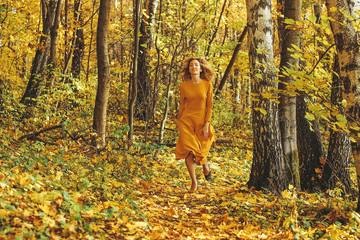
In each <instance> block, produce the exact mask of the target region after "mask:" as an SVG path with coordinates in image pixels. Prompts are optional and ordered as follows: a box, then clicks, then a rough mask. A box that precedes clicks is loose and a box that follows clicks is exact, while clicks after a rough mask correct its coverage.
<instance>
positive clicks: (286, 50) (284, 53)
mask: <svg viewBox="0 0 360 240" xmlns="http://www.w3.org/2000/svg"><path fill="white" fill-rule="evenodd" d="M281 2H282V5H283V9H282V11H283V15H284V21H285V24H282V25H281V26H282V27H283V29H281V31H280V32H281V33H282V36H281V60H280V71H281V72H280V77H279V80H280V83H279V89H280V90H281V94H280V103H279V119H280V131H281V143H282V147H283V150H284V157H285V161H286V166H287V177H288V178H289V180H290V181H291V183H292V184H293V185H294V186H295V187H296V188H297V189H300V174H299V160H298V150H297V140H296V135H297V134H296V94H295V89H294V87H293V85H292V83H293V82H294V79H293V77H292V76H291V75H290V74H288V70H289V69H293V70H296V69H297V68H298V66H299V59H298V58H294V57H293V54H292V52H291V49H292V48H293V45H294V46H297V47H300V30H299V29H298V28H296V27H295V26H296V21H299V20H300V19H301V0H282V1H281ZM287 23H290V24H287ZM289 87H290V88H289Z"/></svg>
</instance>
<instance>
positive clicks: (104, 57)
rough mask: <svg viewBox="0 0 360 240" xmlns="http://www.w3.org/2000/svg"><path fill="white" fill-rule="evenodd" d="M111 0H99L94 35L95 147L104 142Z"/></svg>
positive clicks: (108, 87) (108, 76) (107, 96)
mask: <svg viewBox="0 0 360 240" xmlns="http://www.w3.org/2000/svg"><path fill="white" fill-rule="evenodd" d="M110 6H111V0H100V8H99V20H98V26H97V36H96V53H97V62H98V86H97V92H96V100H95V109H94V120H93V128H94V130H95V131H96V133H97V136H98V137H99V138H100V142H97V141H95V142H96V145H97V147H98V146H99V145H100V146H104V145H105V143H106V139H105V135H106V113H107V104H108V100H109V92H110V62H109V49H108V32H109V23H110Z"/></svg>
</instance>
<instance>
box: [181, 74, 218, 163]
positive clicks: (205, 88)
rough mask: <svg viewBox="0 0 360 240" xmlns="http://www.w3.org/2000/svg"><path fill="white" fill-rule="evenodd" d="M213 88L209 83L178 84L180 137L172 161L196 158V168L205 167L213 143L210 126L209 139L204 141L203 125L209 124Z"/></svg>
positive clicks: (213, 138)
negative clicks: (189, 156)
mask: <svg viewBox="0 0 360 240" xmlns="http://www.w3.org/2000/svg"><path fill="white" fill-rule="evenodd" d="M212 108H213V87H212V84H211V82H210V81H206V80H202V81H201V82H199V83H196V84H195V83H193V82H191V81H185V82H183V83H182V84H181V85H180V109H179V114H178V131H179V137H178V140H177V143H176V147H175V158H176V159H183V158H186V157H187V156H188V155H189V154H190V153H192V154H193V155H194V156H195V163H196V164H197V165H204V164H205V162H206V157H207V156H208V154H209V151H210V147H211V145H212V144H213V143H214V141H215V131H214V128H213V127H212V126H211V124H210V130H209V137H208V139H207V140H204V133H203V128H204V125H205V122H206V121H208V122H210V121H211V114H212Z"/></svg>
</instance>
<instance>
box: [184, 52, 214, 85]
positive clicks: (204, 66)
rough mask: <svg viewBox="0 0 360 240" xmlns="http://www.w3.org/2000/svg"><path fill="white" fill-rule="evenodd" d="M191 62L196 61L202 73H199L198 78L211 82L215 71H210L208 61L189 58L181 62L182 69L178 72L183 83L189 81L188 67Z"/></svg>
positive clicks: (201, 58)
mask: <svg viewBox="0 0 360 240" xmlns="http://www.w3.org/2000/svg"><path fill="white" fill-rule="evenodd" d="M192 60H197V61H198V62H199V63H200V67H201V70H202V72H201V73H200V78H201V79H204V80H206V81H211V80H213V79H214V78H215V71H214V70H213V69H212V67H211V66H210V64H209V63H208V61H206V60H205V58H203V57H189V58H187V59H185V60H184V62H183V69H182V70H181V72H180V76H181V78H182V79H183V81H187V80H190V79H191V74H190V72H189V65H190V62H191V61H192Z"/></svg>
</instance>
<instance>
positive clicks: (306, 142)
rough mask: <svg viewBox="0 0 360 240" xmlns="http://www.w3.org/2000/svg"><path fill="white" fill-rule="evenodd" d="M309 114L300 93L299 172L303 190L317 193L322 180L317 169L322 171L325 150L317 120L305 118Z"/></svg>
mask: <svg viewBox="0 0 360 240" xmlns="http://www.w3.org/2000/svg"><path fill="white" fill-rule="evenodd" d="M307 112H309V109H308V107H307V104H306V102H305V94H304V93H302V92H299V93H298V96H297V97H296V126H297V129H296V132H297V148H298V157H299V165H300V166H299V172H300V184H301V189H302V190H303V191H307V192H316V191H319V190H320V189H321V179H320V177H319V174H318V173H316V169H321V168H322V165H321V161H320V160H321V159H324V149H323V145H322V141H321V135H320V131H319V124H318V122H317V119H315V120H313V121H311V122H310V123H309V121H308V120H307V119H306V118H305V115H306V113H307Z"/></svg>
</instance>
